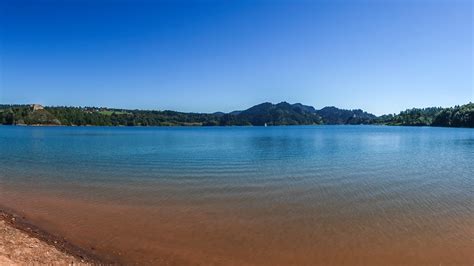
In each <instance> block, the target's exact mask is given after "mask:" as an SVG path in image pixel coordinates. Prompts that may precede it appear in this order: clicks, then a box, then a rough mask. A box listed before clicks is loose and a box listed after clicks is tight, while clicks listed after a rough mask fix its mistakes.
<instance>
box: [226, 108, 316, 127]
mask: <svg viewBox="0 0 474 266" xmlns="http://www.w3.org/2000/svg"><path fill="white" fill-rule="evenodd" d="M231 124H238V125H254V126H262V125H265V124H267V125H314V124H321V117H319V115H318V114H316V110H315V109H314V108H313V107H311V106H306V105H302V104H299V103H297V104H289V103H287V102H281V103H279V104H272V103H269V102H266V103H262V104H259V105H255V106H253V107H250V108H249V109H247V110H244V111H240V112H232V113H229V114H228V115H226V116H223V117H222V119H221V120H220V125H231Z"/></svg>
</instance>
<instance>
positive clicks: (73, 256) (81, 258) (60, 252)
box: [0, 206, 113, 265]
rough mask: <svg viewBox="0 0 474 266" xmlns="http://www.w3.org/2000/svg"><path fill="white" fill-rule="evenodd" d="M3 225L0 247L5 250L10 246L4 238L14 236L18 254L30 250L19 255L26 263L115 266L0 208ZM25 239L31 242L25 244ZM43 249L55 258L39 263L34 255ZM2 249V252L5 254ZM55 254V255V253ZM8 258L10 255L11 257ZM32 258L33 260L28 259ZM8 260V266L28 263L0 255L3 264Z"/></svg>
mask: <svg viewBox="0 0 474 266" xmlns="http://www.w3.org/2000/svg"><path fill="white" fill-rule="evenodd" d="M0 225H2V227H4V228H2V231H0V237H2V238H0V247H2V249H3V247H4V246H5V245H6V244H7V243H4V242H6V241H5V239H4V235H5V234H7V233H10V234H13V235H14V236H13V238H14V239H13V240H10V241H9V243H8V244H10V245H13V248H14V250H15V251H17V250H21V249H22V248H27V249H28V252H23V253H25V254H19V256H20V257H27V258H26V261H27V262H26V263H27V264H29V263H30V262H33V263H35V264H36V263H40V264H56V263H57V261H56V260H59V261H61V262H67V263H68V264H70V265H72V264H87V265H91V264H113V262H111V261H105V260H104V259H103V258H100V257H99V256H97V255H94V254H92V252H90V251H87V250H85V249H83V248H81V247H78V246H76V245H74V244H72V243H70V242H69V241H68V240H67V239H65V238H63V237H60V236H56V235H53V234H51V233H49V232H47V231H45V230H43V229H41V228H40V227H38V226H36V225H35V224H33V223H31V222H30V221H28V220H27V219H26V218H25V217H24V216H22V215H18V214H17V213H15V212H14V211H11V210H9V209H7V208H5V207H3V206H0ZM25 239H26V240H27V241H29V242H34V244H31V243H29V244H28V243H24V242H23V243H22V241H25ZM38 246H40V248H41V249H42V251H40V252H45V253H46V254H48V255H52V257H53V258H49V259H51V260H52V261H48V259H46V260H44V258H43V260H44V261H40V262H38V261H35V258H32V256H35V254H33V253H34V252H35V251H34V250H33V249H34V248H38ZM2 249H0V251H3V252H5V251H4V250H2ZM20 253H22V252H20ZM51 253H52V254H51ZM7 255H8V254H7ZM28 257H30V258H28ZM2 260H6V261H5V262H4V263H7V264H11V263H13V265H16V264H20V265H21V264H25V261H16V260H15V258H9V257H8V256H7V257H5V256H4V255H3V254H1V253H0V262H2Z"/></svg>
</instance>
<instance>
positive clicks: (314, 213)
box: [0, 126, 474, 263]
mask: <svg viewBox="0 0 474 266" xmlns="http://www.w3.org/2000/svg"><path fill="white" fill-rule="evenodd" d="M0 169H1V170H0V186H1V187H2V188H3V189H4V191H23V193H26V192H25V191H34V192H35V193H39V192H44V193H50V194H51V193H53V194H55V195H56V196H58V195H59V196H58V197H62V198H66V199H74V200H87V201H90V202H101V201H107V202H115V203H116V204H118V205H120V204H122V205H132V206H147V207H149V208H155V207H156V206H163V205H166V204H172V203H173V204H176V202H180V203H181V204H183V205H187V206H194V207H196V206H199V208H202V209H205V208H208V209H210V208H213V209H215V210H220V211H216V212H218V213H220V214H222V215H227V214H228V213H230V212H231V210H233V211H234V212H237V213H238V215H240V217H244V218H243V219H244V221H245V219H255V220H256V221H255V223H258V221H259V219H260V218H258V217H254V216H255V215H256V214H255V213H259V212H260V213H266V215H267V217H266V218H265V219H269V220H272V219H274V220H282V219H283V220H285V219H287V218H285V217H287V216H288V215H289V213H288V212H290V213H291V217H292V218H291V219H292V220H291V221H292V222H293V223H294V227H301V228H303V229H302V230H310V231H311V230H312V229H309V228H315V225H316V224H317V223H318V224H317V225H318V226H317V228H318V229H314V230H316V231H318V232H324V230H325V229H324V226H321V225H325V224H328V225H329V224H332V226H333V227H334V228H332V229H331V230H336V231H337V230H342V229H343V228H342V226H348V224H347V223H344V224H341V225H340V226H341V228H339V227H338V225H337V223H335V222H334V221H338V220H344V219H352V220H353V221H354V226H355V227H357V228H359V229H360V231H357V233H354V234H355V236H359V237H361V238H364V237H369V236H371V234H369V233H367V235H365V236H364V233H363V232H366V231H365V230H370V228H371V226H373V225H371V222H370V221H371V220H372V221H377V222H378V223H381V224H379V226H380V230H381V232H379V233H380V234H382V233H383V237H381V239H382V240H383V239H385V238H387V240H389V238H391V237H392V238H393V237H394V236H395V235H399V234H400V232H401V230H402V227H403V228H405V229H403V230H409V231H410V230H413V232H418V231H417V230H419V231H423V232H431V233H433V234H436V233H440V234H441V235H440V236H439V239H429V241H428V240H426V241H427V242H429V243H436V245H438V244H439V243H441V242H442V240H446V241H448V239H444V238H448V237H449V238H451V240H450V241H454V242H455V241H456V239H457V241H459V243H458V244H457V245H454V246H453V247H457V246H466V243H469V240H468V238H466V234H467V235H469V227H470V226H472V223H469V222H468V221H469V219H471V218H474V211H473V191H474V130H473V129H459V128H428V127H387V126H292V127H266V128H265V127H199V128H197V127H196V128H195V127H192V128H191V127H157V128H128V127H120V128H119V127H116V128H112V127H7V126H3V127H0ZM18 194H19V193H17V194H15V193H13V194H12V195H18ZM14 197H15V196H9V200H14ZM18 197H20V196H18ZM22 197H24V195H22ZM289 206H290V207H289ZM196 208H197V207H196ZM202 209H200V210H202ZM269 209H272V210H274V211H272V212H270V211H268V210H269ZM381 213H385V214H384V215H385V216H383V217H381V216H380V215H381ZM252 215H253V216H252ZM256 216H258V215H256ZM245 217H250V218H245ZM252 217H253V218H252ZM400 217H404V218H403V219H401V220H400V225H394V224H392V222H393V219H400ZM316 218H318V219H319V220H318V219H316ZM382 218H383V219H382ZM261 219H264V218H261ZM316 220H317V222H316ZM203 221H206V218H203ZM267 222H268V221H267ZM262 223H263V220H262ZM313 223H314V224H313ZM268 224H269V225H271V224H272V222H268ZM274 224H275V225H274V226H275V230H276V231H277V230H281V229H282V228H281V227H278V226H279V224H280V223H278V222H274ZM413 224H415V225H416V226H415V227H414V228H412V229H406V228H410V227H409V226H410V225H413ZM452 224H458V225H459V224H461V225H460V226H459V227H452ZM349 226H350V225H349ZM384 227H385V229H386V230H387V231H386V232H382V229H381V228H384ZM448 227H449V229H448ZM377 228H378V227H377ZM290 229H291V230H293V229H292V228H291V227H290ZM326 229H327V228H326ZM359 229H358V230H359ZM390 229H391V230H392V231H393V232H391V231H390ZM471 229H472V228H471ZM291 230H290V231H291ZM354 230H355V229H354ZM448 231H449V232H450V233H449V234H448V233H447V232H448ZM410 232H411V233H412V231H410ZM443 232H444V233H443ZM471 233H472V231H471ZM216 234H217V235H218V234H219V231H218V230H217V229H216ZM298 234H299V232H294V233H293V235H298ZM302 234H303V233H302ZM420 234H421V233H420ZM321 235H323V233H321ZM463 235H465V237H464V238H463ZM374 236H376V234H374ZM471 236H472V235H471ZM327 237H328V238H329V237H330V236H327ZM222 238H225V237H224V236H222ZM425 238H426V237H425ZM453 238H454V239H453ZM417 239H418V241H420V243H421V244H423V243H424V242H423V241H424V240H423V239H424V238H423V237H422V236H421V235H420V236H419V238H417ZM260 240H262V241H264V240H265V239H260ZM268 240H269V241H270V240H271V239H268ZM438 240H439V241H438ZM202 241H206V239H202ZM273 241H275V242H278V241H277V240H275V239H273ZM305 241H307V242H308V243H307V244H308V245H309V246H311V245H312V244H314V243H312V242H311V240H310V239H307V240H305ZM328 241H331V239H328ZM334 241H335V245H336V246H337V245H338V243H337V240H334ZM255 242H258V241H257V240H255ZM382 242H383V241H382ZM438 242H439V243H438ZM425 244H426V243H425ZM471 244H472V243H471ZM439 245H441V244H439ZM440 248H441V246H440ZM443 248H445V247H443ZM302 250H305V249H302ZM224 253H225V252H224ZM296 253H298V252H297V251H295V254H296ZM142 255H143V254H142ZM242 256H245V255H242ZM132 257H133V256H132ZM250 257H251V256H250ZM448 257H449V256H448ZM469 259H470V258H469ZM132 261H133V260H132ZM249 261H250V262H254V261H252V260H251V259H249ZM336 261H337V260H336ZM247 262H248V261H247ZM302 262H303V263H304V262H305V261H302ZM314 262H318V260H316V259H315V261H314ZM418 262H419V261H418Z"/></svg>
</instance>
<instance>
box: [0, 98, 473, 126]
mask: <svg viewBox="0 0 474 266" xmlns="http://www.w3.org/2000/svg"><path fill="white" fill-rule="evenodd" d="M0 124H2V125H65V126H86V125H92V126H244V125H253V126H263V125H265V124H266V125H269V126H271V125H320V124H328V125H336V124H338V125H341V124H342V125H346V124H350V125H358V124H384V125H400V126H441V127H474V104H473V103H469V104H466V105H461V106H455V107H452V108H440V107H432V108H413V109H408V110H405V111H402V112H400V113H399V114H390V115H382V116H379V117H377V116H375V115H373V114H370V113H367V112H364V111H362V110H360V109H356V110H344V109H339V108H336V107H324V108H322V109H321V110H316V109H315V108H314V107H312V106H307V105H303V104H300V103H296V104H289V103H287V102H281V103H278V104H272V103H262V104H259V105H255V106H253V107H251V108H249V109H246V110H243V111H234V112H230V113H222V112H216V113H212V114H206V113H182V112H175V111H147V110H125V109H112V108H98V107H42V106H41V105H0Z"/></svg>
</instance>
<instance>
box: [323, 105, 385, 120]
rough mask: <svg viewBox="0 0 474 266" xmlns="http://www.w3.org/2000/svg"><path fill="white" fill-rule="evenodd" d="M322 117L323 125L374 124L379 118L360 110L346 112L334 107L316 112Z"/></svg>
mask: <svg viewBox="0 0 474 266" xmlns="http://www.w3.org/2000/svg"><path fill="white" fill-rule="evenodd" d="M316 113H317V114H318V115H319V116H321V118H322V119H323V123H324V124H327V125H346V124H349V125H359V124H372V123H373V122H374V120H375V119H376V118H377V116H375V115H373V114H370V113H367V112H364V111H362V110H360V109H355V110H345V109H339V108H336V107H334V106H328V107H324V108H323V109H321V110H318V111H316Z"/></svg>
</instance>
